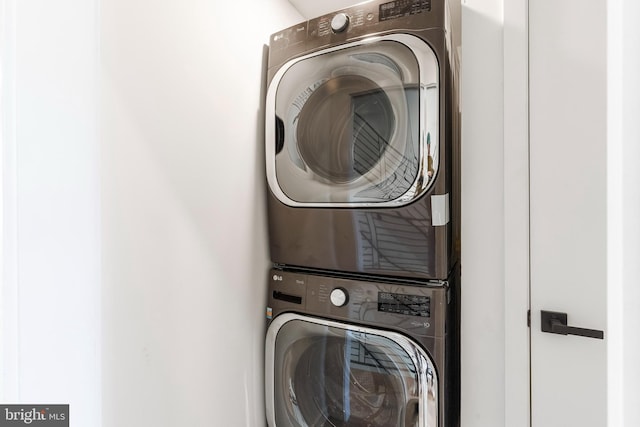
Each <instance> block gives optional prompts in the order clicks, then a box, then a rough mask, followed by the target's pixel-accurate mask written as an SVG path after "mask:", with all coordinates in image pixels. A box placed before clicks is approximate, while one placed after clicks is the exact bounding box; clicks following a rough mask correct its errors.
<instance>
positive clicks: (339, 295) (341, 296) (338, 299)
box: [331, 288, 349, 307]
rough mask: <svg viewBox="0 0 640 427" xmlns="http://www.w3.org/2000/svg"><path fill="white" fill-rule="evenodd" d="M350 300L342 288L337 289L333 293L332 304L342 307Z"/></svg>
mask: <svg viewBox="0 0 640 427" xmlns="http://www.w3.org/2000/svg"><path fill="white" fill-rule="evenodd" d="M348 300H349V296H348V295H347V291H345V290H344V289H342V288H335V289H334V290H332V291H331V304H333V305H335V306H336V307H342V306H343V305H345V304H346V303H347V301H348Z"/></svg>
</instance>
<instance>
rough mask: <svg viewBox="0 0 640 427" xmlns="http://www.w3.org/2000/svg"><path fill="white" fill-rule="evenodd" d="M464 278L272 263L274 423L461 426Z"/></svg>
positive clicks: (277, 426)
mask: <svg viewBox="0 0 640 427" xmlns="http://www.w3.org/2000/svg"><path fill="white" fill-rule="evenodd" d="M457 283H458V279H457V275H453V276H451V278H450V279H449V280H448V281H445V282H436V283H433V285H434V286H430V285H428V286H424V284H422V285H416V284H413V283H410V282H400V281H380V280H378V281H371V280H360V279H358V278H347V277H330V276H324V275H318V274H315V273H312V272H308V271H287V270H278V269H274V270H271V273H270V278H269V297H268V307H267V317H268V319H269V321H268V325H269V326H268V329H267V337H266V352H265V354H266V357H265V360H266V362H265V374H266V377H265V378H266V381H265V384H266V388H265V395H266V409H267V421H268V425H269V427H329V426H350V427H358V426H362V427H365V426H366V427H389V426H394V427H459V413H460V409H459V405H460V388H459V358H458V356H457V355H458V354H459V351H458V349H457V347H458V342H459V335H458V330H459V328H458V324H457V320H456V319H458V316H457V311H458V308H457V307H458V304H457V299H458V298H457Z"/></svg>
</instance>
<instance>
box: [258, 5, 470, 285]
mask: <svg viewBox="0 0 640 427" xmlns="http://www.w3.org/2000/svg"><path fill="white" fill-rule="evenodd" d="M451 35H452V28H451V20H450V19H449V14H448V3H447V1H445V0H395V1H370V2H366V3H363V4H360V5H357V6H353V7H351V8H348V9H344V10H340V11H337V12H334V13H331V14H327V15H325V16H321V17H318V18H315V19H311V20H309V21H306V22H302V23H300V24H299V25H294V26H292V27H290V28H287V29H285V30H282V31H279V32H277V33H275V34H273V35H272V36H271V38H270V44H269V54H268V66H267V93H266V103H265V113H266V122H265V124H266V127H265V149H266V174H267V181H268V189H269V190H268V218H269V242H270V251H271V258H272V261H273V262H274V263H276V264H278V265H283V266H294V267H307V268H315V269H321V270H325V271H343V272H351V273H356V274H370V275H384V276H389V277H411V278H422V279H440V280H444V279H446V278H447V277H448V275H449V273H450V272H451V271H452V268H453V266H454V265H455V263H456V262H457V260H458V243H457V242H458V240H459V220H458V217H459V175H460V174H459V112H458V101H457V99H458V96H457V82H458V79H457V75H458V72H457V66H456V64H457V62H456V59H455V58H456V56H455V55H454V52H453V49H452V45H451Z"/></svg>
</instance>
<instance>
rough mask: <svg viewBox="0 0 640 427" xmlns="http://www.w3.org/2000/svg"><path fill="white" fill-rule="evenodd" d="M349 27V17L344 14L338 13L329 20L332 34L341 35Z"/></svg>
mask: <svg viewBox="0 0 640 427" xmlns="http://www.w3.org/2000/svg"><path fill="white" fill-rule="evenodd" d="M348 26H349V15H347V14H346V13H338V14H337V15H336V16H334V17H333V19H332V20H331V29H332V30H333V32H334V33H341V32H343V31H344V30H346V29H347V27H348Z"/></svg>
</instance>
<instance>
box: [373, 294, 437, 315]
mask: <svg viewBox="0 0 640 427" xmlns="http://www.w3.org/2000/svg"><path fill="white" fill-rule="evenodd" d="M378 311H383V312H386V313H395V314H406V315H407V316H420V317H429V316H430V315H431V298H430V297H426V296H422V295H406V294H394V293H391V292H378Z"/></svg>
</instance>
